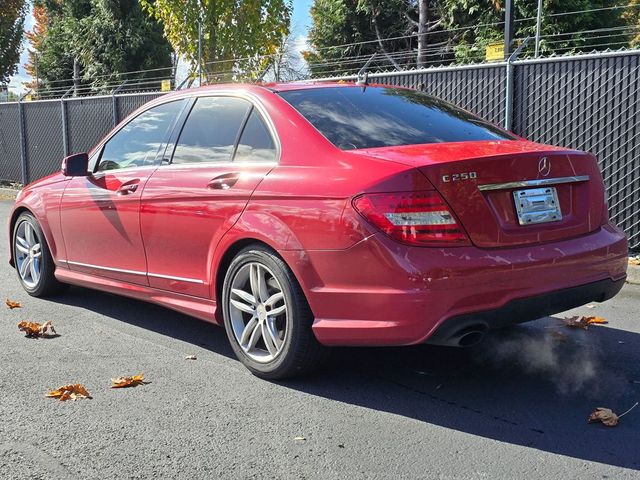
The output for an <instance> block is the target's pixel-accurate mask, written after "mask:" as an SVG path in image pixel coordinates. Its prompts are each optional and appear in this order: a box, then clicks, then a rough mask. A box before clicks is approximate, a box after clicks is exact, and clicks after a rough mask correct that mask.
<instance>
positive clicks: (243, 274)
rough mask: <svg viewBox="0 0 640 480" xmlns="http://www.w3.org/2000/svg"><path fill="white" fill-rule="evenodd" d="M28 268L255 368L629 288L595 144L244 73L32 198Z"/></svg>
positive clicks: (157, 104)
mask: <svg viewBox="0 0 640 480" xmlns="http://www.w3.org/2000/svg"><path fill="white" fill-rule="evenodd" d="M9 231H10V238H11V244H12V256H11V259H10V261H11V264H12V265H13V266H15V268H16V270H17V272H18V277H19V279H20V282H21V283H22V285H23V286H24V288H25V290H26V291H27V292H28V293H29V294H31V295H34V296H44V295H48V294H52V293H53V292H55V291H57V290H59V288H60V287H61V286H63V285H64V284H74V285H81V286H84V287H91V288H97V289H100V290H104V291H108V292H113V293H118V294H122V295H127V296H130V297H135V298H138V299H142V300H146V301H150V302H155V303H158V304H161V305H165V306H167V307H170V308H173V309H175V310H178V311H181V312H184V313H187V314H189V315H193V316H196V317H199V318H202V319H205V320H208V321H211V322H214V323H217V324H220V325H224V328H225V329H226V332H227V335H228V337H229V340H230V342H231V345H232V347H233V350H234V351H235V353H236V354H237V356H238V358H239V359H240V360H241V361H242V362H243V363H244V364H245V365H246V366H247V367H248V368H249V369H250V370H251V371H252V372H253V373H255V374H256V375H258V376H261V377H265V378H283V377H287V376H291V375H294V374H299V373H302V372H305V371H308V370H309V369H311V368H313V367H314V366H316V365H317V364H318V363H319V362H320V360H321V359H322V358H323V356H324V354H325V352H326V347H327V346H334V345H411V344H417V343H422V342H431V343H437V344H444V345H458V346H465V345H471V344H473V343H476V342H477V341H478V340H479V339H480V338H481V337H482V336H483V334H484V333H485V332H486V331H487V330H488V329H490V328H495V327H501V326H504V325H508V324H512V323H517V322H524V321H528V320H533V319H536V318H539V317H542V316H545V315H549V314H553V313H557V312H560V311H563V310H566V309H568V308H572V307H576V306H579V305H582V304H584V303H587V302H590V301H604V300H607V299H609V298H611V297H613V296H614V295H615V294H616V293H617V292H618V291H619V290H620V288H621V287H622V284H623V282H624V280H625V276H626V265H627V241H626V238H625V236H624V234H623V233H622V232H621V231H620V230H619V229H618V228H616V227H615V226H614V225H612V224H611V223H610V222H609V221H608V216H607V208H606V205H605V201H604V187H603V181H602V177H601V175H600V172H599V170H598V166H597V164H596V160H595V158H594V156H593V155H591V154H589V153H584V152H580V151H576V150H569V149H566V148H559V147H553V146H548V145H541V144H536V143H532V142H529V141H526V140H524V139H522V138H519V137H517V136H515V135H513V134H511V133H509V132H507V131H505V130H502V129H501V128H499V127H496V126H494V125H492V124H490V123H487V122H485V121H483V120H482V119H480V118H478V117H475V116H473V115H471V114H470V113H468V112H466V111H464V110H460V109H458V108H456V107H454V106H452V105H450V104H447V103H445V102H443V101H441V100H438V99H436V98H433V97H431V96H428V95H425V94H423V93H421V92H418V91H414V90H410V89H403V88H395V87H394V88H391V87H385V86H368V87H363V86H358V85H352V84H314V83H308V84H304V83H297V84H273V85H264V86H257V85H227V86H215V87H205V88H200V89H195V90H189V91H186V92H176V93H173V94H169V95H166V96H163V97H161V98H158V99H156V100H154V101H152V102H150V103H148V104H147V105H145V106H144V107H142V108H141V109H139V110H138V111H137V112H135V113H134V114H132V115H131V116H130V117H129V118H127V119H126V120H125V121H123V122H122V123H121V124H120V125H119V126H117V127H116V128H115V129H114V130H113V131H112V132H111V133H110V134H109V135H107V136H106V137H105V138H104V139H103V140H102V141H101V142H100V143H99V144H98V145H97V146H96V147H95V148H94V149H93V150H91V151H90V152H89V153H88V154H84V153H83V154H77V155H72V156H70V157H67V158H66V159H65V160H64V162H63V165H62V171H61V172H60V173H56V174H54V175H51V176H49V177H47V178H44V179H42V180H39V181H37V182H35V183H33V184H31V185H29V186H27V187H25V188H24V189H23V190H22V192H21V193H20V194H19V195H18V198H17V201H16V204H15V209H14V211H13V214H12V215H11V218H10V225H9Z"/></svg>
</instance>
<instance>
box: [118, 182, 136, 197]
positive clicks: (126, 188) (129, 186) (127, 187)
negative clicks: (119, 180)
mask: <svg viewBox="0 0 640 480" xmlns="http://www.w3.org/2000/svg"><path fill="white" fill-rule="evenodd" d="M137 189H138V184H137V183H125V184H124V185H120V188H118V190H116V193H117V194H118V195H129V194H131V193H133V192H135V191H136V190H137Z"/></svg>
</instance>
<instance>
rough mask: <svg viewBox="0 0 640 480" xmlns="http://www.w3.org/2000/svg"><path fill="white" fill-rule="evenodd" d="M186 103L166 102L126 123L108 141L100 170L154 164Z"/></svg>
mask: <svg viewBox="0 0 640 480" xmlns="http://www.w3.org/2000/svg"><path fill="white" fill-rule="evenodd" d="M183 103H184V101H183V100H177V101H175V102H169V103H163V104H162V105H158V106H157V107H153V108H150V109H149V110H147V111H145V112H143V113H141V114H140V115H138V116H137V117H136V118H134V119H133V120H131V121H130V122H129V123H127V124H126V125H125V126H124V127H123V128H122V129H120V131H119V132H118V133H116V134H115V135H114V136H113V137H111V138H110V139H109V141H107V143H106V144H105V146H104V148H103V150H102V155H101V156H100V161H99V163H98V168H97V171H98V172H104V171H107V170H117V169H121V168H127V167H142V166H147V165H153V164H154V162H155V159H156V155H157V153H158V150H159V149H160V147H161V146H162V144H163V142H164V140H165V137H166V135H167V133H168V132H169V128H171V126H172V125H173V122H174V121H175V119H176V117H177V116H178V114H179V113H180V110H181V109H182V106H183Z"/></svg>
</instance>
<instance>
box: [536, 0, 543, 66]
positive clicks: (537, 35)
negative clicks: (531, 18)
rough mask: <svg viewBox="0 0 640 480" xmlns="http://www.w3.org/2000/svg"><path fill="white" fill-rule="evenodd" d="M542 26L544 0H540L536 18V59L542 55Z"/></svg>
mask: <svg viewBox="0 0 640 480" xmlns="http://www.w3.org/2000/svg"><path fill="white" fill-rule="evenodd" d="M541 26H542V0H538V17H537V18H536V46H535V48H536V51H535V57H536V58H538V54H539V53H540V27H541Z"/></svg>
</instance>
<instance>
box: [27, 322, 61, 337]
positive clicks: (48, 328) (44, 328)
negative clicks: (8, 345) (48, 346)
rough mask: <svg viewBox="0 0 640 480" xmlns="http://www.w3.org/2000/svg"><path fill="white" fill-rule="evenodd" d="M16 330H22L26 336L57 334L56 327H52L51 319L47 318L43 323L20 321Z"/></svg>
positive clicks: (50, 335)
mask: <svg viewBox="0 0 640 480" xmlns="http://www.w3.org/2000/svg"><path fill="white" fill-rule="evenodd" d="M18 330H20V331H23V332H24V333H25V336H26V337H34V338H35V337H53V336H57V335H58V333H57V332H56V329H55V328H53V323H51V320H47V321H46V322H44V323H43V324H40V323H36V322H26V321H22V322H20V323H19V324H18Z"/></svg>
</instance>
